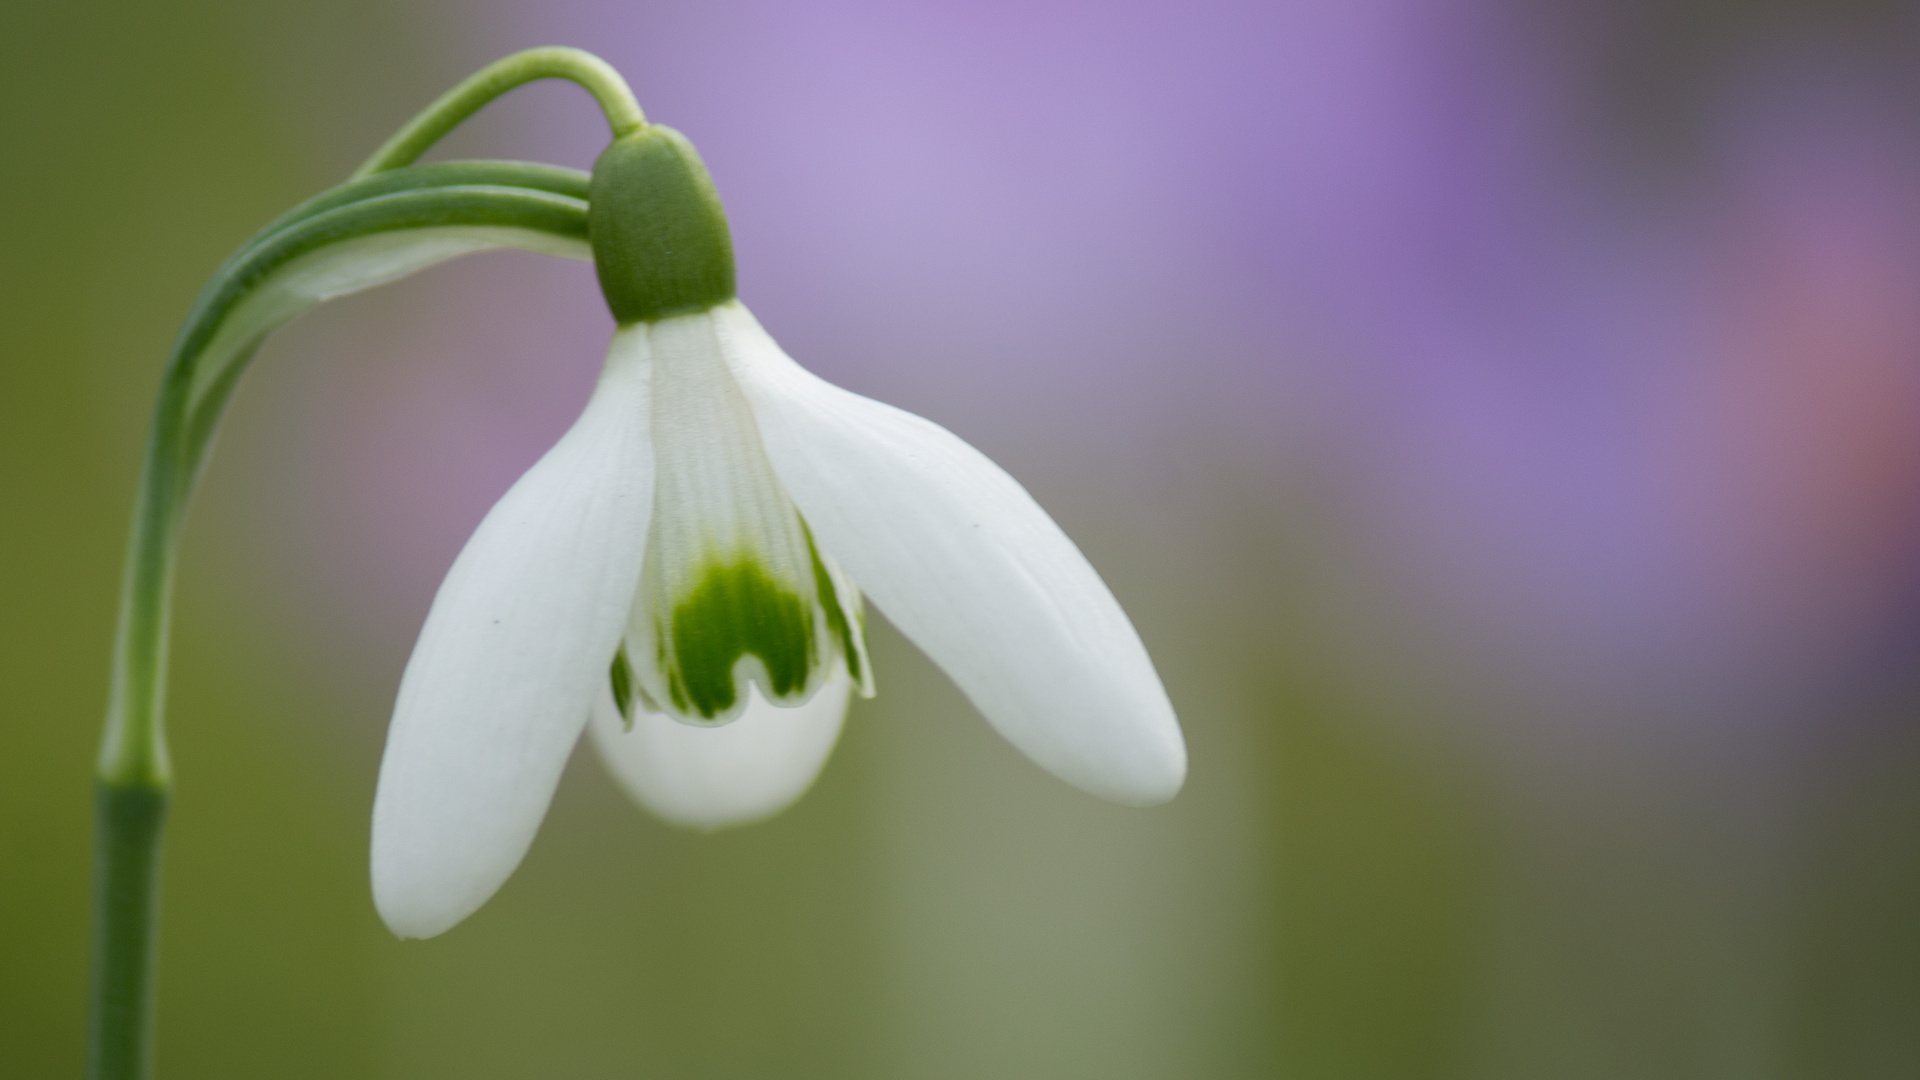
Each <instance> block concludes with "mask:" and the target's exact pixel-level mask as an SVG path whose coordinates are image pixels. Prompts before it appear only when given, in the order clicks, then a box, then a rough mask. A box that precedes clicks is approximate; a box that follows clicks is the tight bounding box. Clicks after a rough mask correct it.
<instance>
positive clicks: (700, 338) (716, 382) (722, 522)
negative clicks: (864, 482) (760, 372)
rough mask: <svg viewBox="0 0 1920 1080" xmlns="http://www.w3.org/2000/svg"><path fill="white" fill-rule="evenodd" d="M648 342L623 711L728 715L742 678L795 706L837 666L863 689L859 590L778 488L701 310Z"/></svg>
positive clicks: (620, 678) (866, 680) (742, 700)
mask: <svg viewBox="0 0 1920 1080" xmlns="http://www.w3.org/2000/svg"><path fill="white" fill-rule="evenodd" d="M649 333H651V335H652V337H653V345H654V367H653V449H654V493H653V516H652V521H651V524H650V525H649V528H648V533H647V551H646V562H645V565H644V566H643V567H642V569H641V575H640V589H639V593H638V595H637V596H636V597H635V600H634V606H633V611H632V615H631V617H630V618H629V620H628V624H627V635H626V640H625V642H624V643H623V646H622V649H621V651H620V654H619V655H618V656H616V657H615V659H614V666H613V670H612V672H611V674H610V678H611V679H612V682H613V689H614V700H615V702H616V704H618V705H619V706H620V708H621V712H622V713H623V714H625V715H626V716H628V717H629V718H631V717H632V715H633V708H634V707H635V706H636V705H644V706H645V707H646V708H648V709H651V710H653V711H657V712H665V713H667V714H668V715H670V716H673V717H675V718H676V719H679V720H683V721H685V722H687V723H693V724H721V723H725V722H727V721H728V720H731V719H733V718H734V717H736V716H738V715H739V713H740V710H741V709H742V708H744V707H745V705H746V702H747V684H748V683H749V682H752V683H755V684H757V685H758V686H759V687H760V692H761V694H762V696H764V697H765V698H766V699H767V700H768V701H770V702H772V703H773V704H775V705H785V706H792V705H799V704H801V703H802V702H804V701H806V700H807V699H808V698H809V697H811V696H812V694H813V692H814V691H815V690H816V689H818V688H819V686H820V685H821V683H822V682H823V681H824V680H825V679H826V678H827V677H829V676H830V675H831V674H833V672H834V671H835V670H836V668H838V667H839V666H840V665H842V664H844V665H845V667H846V671H847V674H848V675H849V676H850V677H851V678H852V679H853V681H854V684H855V685H856V686H857V687H858V688H859V689H860V691H861V692H862V693H863V694H865V695H868V696H871V694H872V692H873V691H872V679H871V676H870V674H869V672H868V665H867V658H866V641H865V633H864V629H863V624H862V614H861V605H860V594H859V592H858V591H857V590H855V589H854V588H853V587H852V586H851V584H850V583H848V582H847V580H846V578H845V576H844V575H842V574H840V573H839V570H838V568H837V567H836V566H834V565H833V562H832V560H831V559H829V558H828V557H827V556H825V555H824V554H822V553H821V552H819V551H818V550H816V549H815V547H814V544H813V537H812V535H811V534H810V533H809V532H808V530H807V526H806V523H805V522H804V521H802V520H801V518H800V514H799V511H797V510H796V509H794V506H793V503H792V501H791V500H790V499H788V498H787V493H786V491H785V489H783V488H782V487H781V486H780V481H779V478H778V477H777V476H776V475H775V474H774V471H773V466H772V465H771V464H770V463H769V462H768V461H767V454H766V450H765V448H764V447H763V446H762V445H761V441H760V431H759V427H758V425H757V424H756V423H755V422H754V418H753V412H752V410H751V409H750V408H749V406H748V404H747V401H746V398H745V397H744V396H743V395H742V394H741V393H740V389H739V387H738V386H736V385H735V384H734V382H733V376H732V375H731V374H730V373H729V372H728V370H727V366H726V362H725V358H724V357H723V356H722V354H721V351H720V350H721V345H720V340H719V338H718V336H717V335H716V334H715V333H714V329H713V324H712V319H711V317H710V316H709V315H707V314H704V313H703V314H700V315H690V316H682V317H679V318H674V319H666V320H662V321H661V322H658V323H655V324H653V325H652V326H651V327H650V328H649Z"/></svg>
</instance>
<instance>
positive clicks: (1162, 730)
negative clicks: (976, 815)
mask: <svg viewBox="0 0 1920 1080" xmlns="http://www.w3.org/2000/svg"><path fill="white" fill-rule="evenodd" d="M716 314H717V316H718V317H719V318H720V319H721V325H722V333H723V335H724V337H725V341H726V344H725V348H726V353H727V359H728V363H729V364H730V365H731V366H732V368H733V372H734V376H735V378H737V379H738V380H739V383H740V387H741V389H742V390H744V391H745V392H746V395H747V398H748V400H749V401H750V402H752V404H753V410H754V415H755V417H756V418H757V419H758V421H759V423H760V433H761V436H762V438H763V439H764V440H765V442H766V447H767V456H768V457H769V458H771V459H772V461H773V466H774V469H775V470H776V471H777V472H778V473H779V474H780V479H781V482H782V483H784V484H785V485H786V487H787V492H788V494H790V495H791V496H792V497H793V501H794V504H795V505H797V506H798V507H799V508H800V513H801V514H802V515H803V516H805V518H806V519H807V523H808V525H809V526H811V527H812V529H813V535H814V538H815V539H816V540H818V541H819V543H820V547H821V550H823V551H827V552H831V553H832V555H833V557H834V558H835V559H838V560H839V561H840V565H841V567H842V568H844V569H845V570H846V572H847V574H848V576H850V577H852V578H853V580H854V582H855V583H857V584H858V585H859V586H860V588H861V589H862V590H863V591H865V593H866V594H867V596H868V597H870V598H871V599H872V600H873V602H874V603H875V604H876V605H877V606H878V607H879V608H880V610H881V611H883V612H885V613H886V615H887V618H888V619H890V620H892V622H893V624H894V625H895V626H897V627H899V628H900V630H901V632H902V633H904V634H906V635H907V637H909V638H911V639H912V640H913V642H914V643H915V644H917V645H919V646H920V648H921V649H922V650H924V651H925V652H926V654H927V655H928V657H930V658H931V659H932V660H933V662H934V663H936V664H938V665H940V667H941V668H942V669H944V670H945V671H946V673H947V674H948V675H949V676H950V677H951V678H952V679H953V681H954V682H955V683H956V684H958V685H959V687H960V689H961V690H962V691H964V692H965V693H966V695H967V697H968V698H970V699H972V701H973V703H974V705H975V707H977V708H978V709H979V710H980V712H981V713H982V714H983V715H985V716H986V718H987V720H988V721H989V722H990V723H992V724H993V726H994V727H995V728H996V729H998V730H999V732H1000V733H1001V734H1002V735H1004V736H1006V737H1007V739H1009V740H1010V741H1012V742H1013V744H1014V745H1015V746H1018V747H1019V748H1020V749H1021V750H1022V751H1024V752H1025V753H1026V754H1027V756H1028V757H1031V758H1032V759H1033V760H1034V761H1036V762H1038V763H1039V764H1040V765H1041V766H1043V767H1045V768H1046V769H1048V770H1050V771H1051V772H1053V773H1054V774H1055V775H1057V776H1059V777H1061V778H1062V779H1064V780H1067V781H1069V782H1070V783H1073V784H1076V785H1078V786H1080V787H1082V788H1085V789H1086V790H1088V791H1091V792H1093V793H1094V794H1097V795H1101V796H1104V797H1106V798H1109V799H1112V800H1114V801H1116V802H1123V803H1129V804H1134V805H1150V804H1153V803H1158V802H1164V801H1166V800H1167V799H1170V798H1172V797H1173V796H1174V794H1175V793H1176V792H1178V791H1179V790H1180V785H1181V784H1182V783H1183V782H1184V780H1185V779H1186V769H1187V754H1186V745H1185V743H1184V741H1183V740H1182V738H1181V735H1180V725H1179V722H1178V721H1176V720H1175V719H1174V715H1173V706H1172V705H1171V704H1170V703H1169V702H1168V701H1167V694H1166V690H1165V689H1163V688H1162V687H1161V685H1160V678H1159V676H1158V675H1156V674H1155V673H1154V670H1153V662H1152V661H1151V660H1150V659H1149V658H1148V657H1147V652H1146V649H1145V647H1143V646H1142V645H1141V644H1140V638H1139V635H1138V634H1136V633H1135V632H1134V629H1133V624H1132V623H1130V622H1128V621H1127V616H1126V613H1125V612H1123V611H1121V610H1120V605H1119V603H1118V602H1117V601H1115V600H1114V598H1113V594H1112V593H1111V592H1109V591H1108V590H1107V587H1106V585H1105V584H1104V583H1102V582H1101V580H1100V577H1099V575H1098V574H1096V573H1095V572H1094V570H1093V567H1092V566H1090V565H1089V564H1088V563H1087V560H1086V558H1085V557H1084V556H1082V555H1081V554H1080V551H1079V549H1077V548H1075V547H1074V546H1073V541H1071V540H1069V539H1067V536H1066V534H1065V533H1063V532H1061V531H1060V527H1059V526H1058V525H1055V524H1054V523H1053V519H1051V518H1049V517H1048V516H1047V514H1046V511H1044V510H1042V509H1040V506H1039V504H1037V503H1035V502H1034V501H1033V497H1032V496H1030V495H1028V494H1027V492H1026V490H1025V489H1024V488H1022V487H1021V486H1020V485H1019V483H1018V482H1016V481H1015V480H1014V479H1013V478H1012V477H1010V476H1008V475H1007V474H1006V472H1005V471H1003V470H1002V469H1001V468H1000V467H999V466H997V465H995V464H994V463H993V462H991V461H989V460H988V459H987V458H986V456H985V455H983V454H981V453H980V452H979V451H978V450H975V449H974V448H972V447H971V446H968V445H967V444H966V443H964V442H962V441H960V439H959V438H958V437H956V436H954V435H953V434H952V433H951V432H949V431H947V430H946V429H945V428H942V427H940V426H939V425H938V424H935V423H933V422H931V421H929V420H925V419H922V418H920V417H918V416H914V415H913V414H911V413H908V412H903V411H901V410H899V409H896V408H893V407H892V406H890V405H883V404H881V403H879V402H877V401H872V400H870V399H868V398H863V397H861V396H859V395H858V394H854V393H850V392H848V391H846V390H842V389H840V388H839V387H837V386H834V385H832V384H830V383H828V382H825V381H824V380H822V379H820V378H818V377H816V376H814V375H813V374H811V373H809V372H807V371H806V370H804V369H802V368H801V367H800V366H799V365H798V364H795V363H794V362H793V361H792V360H790V359H788V357H787V356H786V354H785V353H783V352H781V351H780V347H779V346H778V345H776V344H775V343H774V342H773V340H772V339H771V338H769V337H768V336H767V335H766V332H765V331H764V330H762V329H761V328H760V325H759V323H757V322H755V321H754V319H753V316H752V315H750V314H748V313H747V310H746V309H745V308H744V307H741V306H739V305H737V304H733V305H728V306H726V307H723V308H720V309H718V310H717V312H716Z"/></svg>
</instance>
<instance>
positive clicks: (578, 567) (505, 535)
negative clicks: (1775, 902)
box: [373, 330, 653, 937]
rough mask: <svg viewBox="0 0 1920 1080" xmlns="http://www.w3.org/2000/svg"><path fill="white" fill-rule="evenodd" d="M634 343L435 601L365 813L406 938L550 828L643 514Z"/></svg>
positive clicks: (383, 897) (425, 933) (631, 579)
mask: <svg viewBox="0 0 1920 1080" xmlns="http://www.w3.org/2000/svg"><path fill="white" fill-rule="evenodd" d="M649 375H650V357H649V356H648V345H647V337H646V334H645V333H644V331H636V330H622V331H620V332H619V333H617V334H615V336H614V339H613V345H612V348H611V350H610V351H609V355H608V358H607V367H606V370H605V372H604V373H603V374H602V375H601V377H600V383H599V385H598V386H597V387H596V388H595V389H594V392H593V397H592V399H591V400H590V401H589V402H588V404H587V408H586V411H585V412H583V413H582V414H581V416H580V419H579V420H578V421H576V422H575V423H574V425H573V428H572V430H570V431H568V432H567V434H566V436H565V437H563V438H562V439H561V440H560V442H559V443H557V444H555V446H554V447H553V449H552V450H549V451H547V454H546V456H545V457H543V458H541V459H540V461H539V462H538V463H537V464H536V465H534V467H533V468H532V469H530V470H528V472H527V474H526V475H525V476H523V477H521V478H520V480H519V482H518V483H516V484H514V486H513V488H512V489H511V490H510V491H508V492H507V494H506V495H505V496H504V497H503V498H501V500H500V502H499V503H498V504H496V505H495V506H494V508H493V510H492V511H491V512H489V513H488V514H487V517H486V520H484V521H482V522H481V523H480V528H479V529H478V530H476V531H475V532H474V534H473V538H472V539H471V540H469V541H467V546H466V548H465V549H464V550H463V551H461V552H460V557H459V558H458V559H457V560H455V562H454V564H453V569H451V570H449V571H448V572H447V579H446V581H445V582H444V583H442V584H441V586H440V592H439V594H438V595H437V596H435V597H434V601H433V609H432V611H431V612H430V613H429V614H428V615H427V621H426V625H425V627H424V628H422V629H421V631H420V641H419V644H418V645H416V646H415V647H414V650H413V657H412V659H410V660H409V661H408V662H407V670H406V674H405V675H404V676H403V677H402V678H401V680H400V695H399V700H398V702H397V703H396V704H395V705H394V714H393V725H392V727H391V728H390V729H389V730H388V732H387V750H386V756H385V758H383V759H382V760H381V763H380V785H379V790H378V792H377V793H376V794H375V796H374V803H373V893H374V903H375V905H376V906H377V907H378V908H379V909H380V914H381V917H382V918H384V919H385V920H386V922H387V926H388V927H389V928H391V929H392V930H393V932H394V933H395V934H398V935H399V936H401V937H431V936H432V935H434V934H438V933H440V932H441V931H443V930H445V929H447V928H448V927H451V926H452V925H453V924H455V923H457V922H459V921H460V920H461V919H464V918H466V917H467V915H469V914H471V913H472V912H473V911H474V909H476V908H478V907H479V906H480V905H481V904H483V903H485V902H486V900H487V898H488V897H489V896H492V895H493V892H494V890H496V889H498V888H499V887H500V884H501V883H502V882H503V881H505V880H506V879H507V876H508V875H510V874H512V873H513V869H514V867H516V866H518V865H519V863H520V858H521V856H522V855H524V854H526V850H527V846H528V845H529V844H531V843H532V842H533V835H534V833H535V831H536V830H537V829H538V828H539V826H540V819H541V818H542V817H543V816H545V814H546V811H547V804H548V803H549V802H550V801H551V800H552V798H553V789H554V785H555V784H556V783H558V782H559V778H560V771H561V768H562V767H563V766H564V765H565V764H566V760H567V755H568V753H569V752H570V751H571V750H572V748H573V744H574V742H575V741H576V740H577V739H578V738H579V735H580V728H581V726H582V725H584V724H585V723H586V720H587V713H588V711H589V709H590V707H591V705H592V703H593V698H594V695H595V694H596V693H599V692H601V688H602V687H604V686H605V685H606V683H607V669H608V665H609V664H610V663H611V661H612V659H613V653H614V649H615V647H616V644H617V642H618V641H619V638H620V632H621V628H622V627H623V626H624V624H625V622H626V616H627V607H628V605H629V603H630V602H631V599H632V597H633V590H634V587H635V585H636V583H637V581H638V579H639V574H640V560H641V555H642V546H643V545H644V543H645V538H646V534H647V515H648V508H649V507H650V506H651V496H652V484H653V480H652V458H651V450H650V447H649V445H648V442H647V380H648V377H649Z"/></svg>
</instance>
